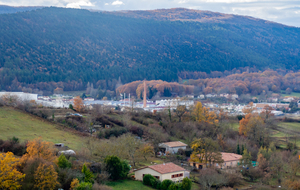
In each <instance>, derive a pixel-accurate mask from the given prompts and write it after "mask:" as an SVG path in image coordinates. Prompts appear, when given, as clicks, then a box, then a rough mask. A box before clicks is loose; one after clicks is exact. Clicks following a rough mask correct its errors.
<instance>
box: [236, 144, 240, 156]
mask: <svg viewBox="0 0 300 190" xmlns="http://www.w3.org/2000/svg"><path fill="white" fill-rule="evenodd" d="M236 153H237V154H241V151H240V144H237V145H236Z"/></svg>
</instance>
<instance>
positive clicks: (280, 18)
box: [0, 0, 300, 27]
mask: <svg viewBox="0 0 300 190" xmlns="http://www.w3.org/2000/svg"><path fill="white" fill-rule="evenodd" d="M0 4H2V5H10V6H59V7H69V8H83V9H98V10H106V11H114V10H150V9H161V8H177V7H184V8H191V9H198V10H209V11H214V12H221V13H231V14H238V15H248V16H253V17H257V18H262V19H266V20H270V21H275V22H279V23H283V24H286V25H290V26H297V27H300V0H0Z"/></svg>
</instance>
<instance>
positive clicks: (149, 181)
mask: <svg viewBox="0 0 300 190" xmlns="http://www.w3.org/2000/svg"><path fill="white" fill-rule="evenodd" d="M155 180H156V179H155V177H153V176H152V175H151V174H146V175H144V177H143V184H144V185H148V186H152V183H153V181H155Z"/></svg>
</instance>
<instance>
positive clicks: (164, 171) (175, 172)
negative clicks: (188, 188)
mask: <svg viewBox="0 0 300 190" xmlns="http://www.w3.org/2000/svg"><path fill="white" fill-rule="evenodd" d="M134 173H135V179H136V180H139V181H143V177H144V176H145V175H146V174H151V175H152V176H153V177H155V178H157V179H159V180H160V181H163V180H165V179H170V180H172V181H174V182H177V181H182V180H183V178H185V177H189V175H190V172H189V171H187V170H186V169H184V168H182V167H180V166H178V165H176V164H174V163H172V162H170V163H163V164H158V165H152V166H146V167H144V168H140V169H137V170H136V171H135V172H134Z"/></svg>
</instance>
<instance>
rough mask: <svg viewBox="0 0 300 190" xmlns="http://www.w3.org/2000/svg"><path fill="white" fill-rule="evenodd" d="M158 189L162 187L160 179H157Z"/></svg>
mask: <svg viewBox="0 0 300 190" xmlns="http://www.w3.org/2000/svg"><path fill="white" fill-rule="evenodd" d="M155 188H156V189H161V181H160V180H159V179H156V186H155Z"/></svg>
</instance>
